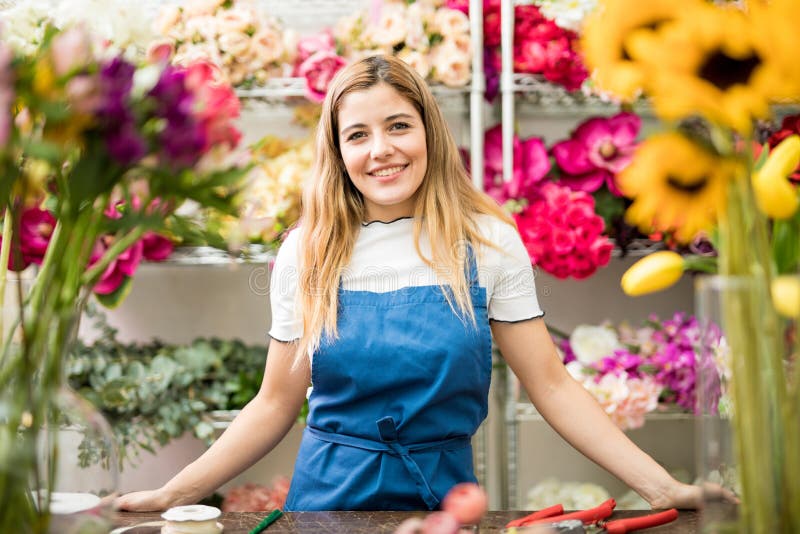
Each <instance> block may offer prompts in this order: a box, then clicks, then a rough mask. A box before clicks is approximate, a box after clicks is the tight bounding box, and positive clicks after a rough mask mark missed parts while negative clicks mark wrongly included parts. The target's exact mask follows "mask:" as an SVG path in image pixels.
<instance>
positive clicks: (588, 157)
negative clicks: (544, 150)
mask: <svg viewBox="0 0 800 534" xmlns="http://www.w3.org/2000/svg"><path fill="white" fill-rule="evenodd" d="M640 127H641V119H640V118H639V116H638V115H636V114H634V113H627V112H623V113H618V114H617V115H614V116H613V117H609V118H605V117H592V118H590V119H588V120H586V121H584V122H582V123H581V124H580V125H578V127H577V128H576V129H575V131H574V132H572V135H571V137H570V138H569V139H566V140H564V141H560V142H558V143H556V144H555V145H553V148H552V153H553V157H554V158H555V160H556V164H557V165H558V166H559V167H560V168H561V170H562V171H563V172H562V175H561V180H560V181H561V182H562V183H563V184H564V185H567V186H568V187H570V188H571V189H574V190H578V191H587V192H590V193H592V192H594V191H597V190H598V189H599V188H600V187H602V186H603V184H606V185H607V186H608V189H609V190H610V191H611V192H612V193H614V194H615V195H617V196H620V192H619V190H618V189H617V186H616V184H615V182H614V178H615V176H616V174H617V173H618V172H620V171H621V170H622V169H624V168H625V167H626V166H627V165H628V164H629V163H630V161H631V158H632V157H633V151H634V150H635V149H636V137H637V135H639V129H640Z"/></svg>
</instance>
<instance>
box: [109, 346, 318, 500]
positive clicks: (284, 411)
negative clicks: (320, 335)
mask: <svg viewBox="0 0 800 534" xmlns="http://www.w3.org/2000/svg"><path fill="white" fill-rule="evenodd" d="M294 354H295V346H294V345H293V344H291V343H283V342H280V341H276V340H274V339H273V340H271V341H270V344H269V352H268V353H267V363H266V369H265V372H264V379H263V381H262V383H261V389H260V390H259V392H258V394H257V395H256V396H255V397H254V398H253V400H251V401H250V402H249V403H248V404H247V406H245V407H244V408H243V409H242V411H241V412H240V413H239V415H237V416H236V418H235V419H234V420H233V422H232V423H231V424H230V426H229V427H228V428H227V429H226V430H225V432H224V433H223V434H222V435H221V436H220V437H219V439H217V440H216V441H215V442H214V444H213V445H212V446H211V447H210V448H209V449H208V450H207V451H206V452H205V453H203V455H202V456H200V457H199V458H198V459H197V460H195V461H194V462H192V463H191V464H189V465H188V466H186V467H185V468H184V469H183V470H182V471H181V472H180V473H178V474H177V475H175V477H173V478H172V479H171V480H170V481H169V482H167V483H166V484H164V486H162V487H161V488H159V489H156V490H151V491H140V492H135V493H129V494H127V495H123V496H122V497H120V498H119V499H117V503H116V504H117V506H118V507H119V508H121V509H123V510H132V511H151V510H163V509H166V508H169V507H170V506H178V505H182V504H190V503H195V502H197V501H199V500H200V499H202V498H203V497H205V496H206V495H209V494H210V493H212V492H213V491H214V490H216V489H217V488H218V487H219V486H221V485H222V484H224V483H225V482H227V481H228V480H230V479H232V478H233V477H235V476H236V475H238V474H239V473H241V472H242V471H244V470H245V469H247V468H248V467H250V466H251V465H253V464H254V463H255V462H257V461H258V460H259V459H260V458H261V457H263V456H264V455H265V454H267V453H268V452H269V451H271V450H272V449H273V448H274V447H275V446H276V445H277V444H278V443H279V442H280V441H281V440H282V439H283V438H284V436H286V434H287V433H288V432H289V429H291V427H292V425H293V424H294V422H295V421H296V420H297V415H298V413H299V412H300V408H301V407H302V405H303V401H304V400H305V396H306V391H307V389H308V385H309V383H310V370H309V365H308V361H307V360H306V359H304V360H303V361H302V362H300V365H298V366H297V367H296V368H294V369H293V368H292V364H293V362H294Z"/></svg>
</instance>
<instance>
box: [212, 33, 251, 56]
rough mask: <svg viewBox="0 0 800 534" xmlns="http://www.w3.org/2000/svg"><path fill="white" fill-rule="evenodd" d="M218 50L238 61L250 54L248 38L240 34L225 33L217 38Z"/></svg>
mask: <svg viewBox="0 0 800 534" xmlns="http://www.w3.org/2000/svg"><path fill="white" fill-rule="evenodd" d="M219 48H220V50H221V51H222V52H225V53H228V54H230V55H232V56H234V57H236V58H238V59H239V60H240V61H244V57H243V56H246V55H248V54H250V37H249V36H247V35H246V34H244V33H242V32H226V33H222V34H220V36H219Z"/></svg>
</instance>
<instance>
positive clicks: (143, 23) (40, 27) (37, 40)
mask: <svg viewBox="0 0 800 534" xmlns="http://www.w3.org/2000/svg"><path fill="white" fill-rule="evenodd" d="M0 21H2V22H3V24H2V26H3V30H2V31H3V39H4V40H5V41H6V42H8V43H9V44H11V46H12V47H14V48H15V49H16V50H18V51H19V52H22V53H28V54H30V53H34V52H35V51H36V49H37V48H38V47H39V46H40V45H41V44H42V42H43V40H44V36H45V29H46V27H47V25H48V24H50V25H53V26H55V27H57V28H69V27H71V26H75V25H81V26H84V27H85V28H86V29H87V30H88V31H89V33H90V35H91V37H92V38H93V39H94V40H95V48H96V49H97V50H98V51H101V52H102V53H104V54H112V55H113V54H119V53H122V54H123V55H124V56H125V57H126V58H127V59H129V60H137V59H141V58H142V57H143V56H144V52H145V43H148V42H150V41H151V40H152V39H153V37H154V34H153V30H152V28H151V21H150V19H149V17H148V16H147V12H146V10H145V9H143V8H142V6H141V5H139V4H137V3H135V2H127V1H125V0H108V1H104V0H69V1H63V2H49V1H47V0H30V1H26V2H16V3H13V4H12V5H11V6H10V7H8V8H7V9H4V10H2V11H0Z"/></svg>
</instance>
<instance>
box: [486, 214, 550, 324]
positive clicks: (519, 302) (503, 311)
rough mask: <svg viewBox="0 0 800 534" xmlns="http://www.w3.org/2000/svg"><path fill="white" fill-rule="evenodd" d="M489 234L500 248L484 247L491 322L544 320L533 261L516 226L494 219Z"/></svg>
mask: <svg viewBox="0 0 800 534" xmlns="http://www.w3.org/2000/svg"><path fill="white" fill-rule="evenodd" d="M491 226H492V228H491V229H490V232H489V235H490V236H491V237H490V238H491V240H492V242H493V243H494V244H495V245H496V246H497V249H493V248H492V247H485V248H484V249H483V250H484V253H485V254H486V255H487V261H486V263H485V266H486V271H487V272H485V273H481V274H482V278H484V276H485V284H486V288H487V293H488V297H489V310H488V312H489V319H492V320H494V321H503V322H519V321H525V320H528V319H533V318H535V317H542V316H543V315H544V312H543V311H542V309H541V308H540V307H539V300H538V299H537V297H536V280H535V277H534V272H533V267H532V266H531V259H530V256H528V251H527V250H526V249H525V245H524V244H523V243H522V238H521V237H520V235H519V232H517V229H516V228H514V227H513V226H511V225H509V224H506V223H504V222H502V221H500V220H497V219H494V220H493V221H492V223H491Z"/></svg>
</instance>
